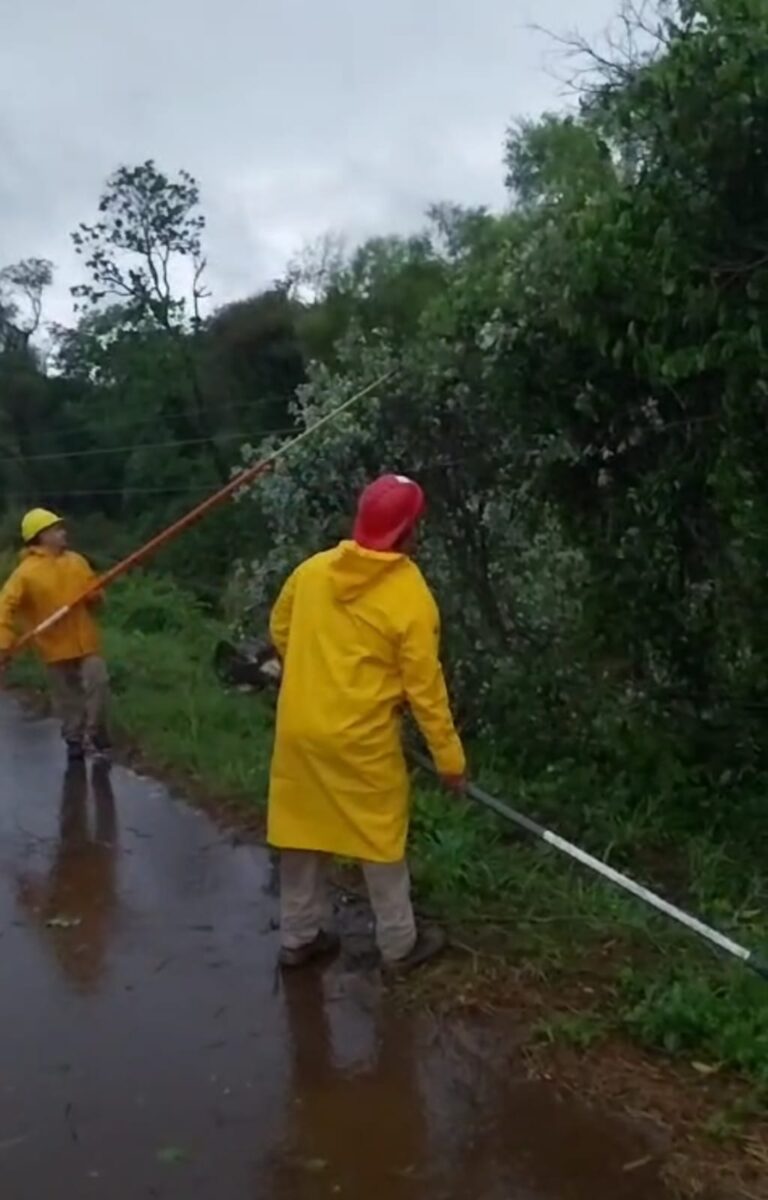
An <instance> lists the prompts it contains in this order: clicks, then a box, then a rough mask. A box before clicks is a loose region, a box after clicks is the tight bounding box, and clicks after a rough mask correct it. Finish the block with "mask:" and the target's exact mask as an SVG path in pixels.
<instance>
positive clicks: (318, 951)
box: [278, 929, 340, 967]
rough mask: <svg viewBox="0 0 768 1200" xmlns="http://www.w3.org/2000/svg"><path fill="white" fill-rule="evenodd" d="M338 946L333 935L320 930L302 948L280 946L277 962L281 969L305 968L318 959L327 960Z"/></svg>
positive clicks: (336, 937) (336, 939) (337, 939)
mask: <svg viewBox="0 0 768 1200" xmlns="http://www.w3.org/2000/svg"><path fill="white" fill-rule="evenodd" d="M339 944H340V943H339V938H338V936H337V935H336V934H335V933H327V932H326V931H325V930H324V929H321V930H320V932H319V933H318V935H317V937H316V938H313V940H312V941H311V942H307V943H306V945H304V946H296V947H295V948H294V947H288V946H281V948H280V955H279V958H278V962H279V963H280V966H281V967H306V966H307V965H308V964H309V963H311V962H315V961H316V960H317V959H318V958H328V957H330V955H332V954H335V953H336V951H337V950H338V948H339Z"/></svg>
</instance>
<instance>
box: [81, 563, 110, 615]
mask: <svg viewBox="0 0 768 1200" xmlns="http://www.w3.org/2000/svg"><path fill="white" fill-rule="evenodd" d="M77 558H78V561H79V563H80V568H81V570H82V572H83V587H84V588H87V587H90V586H91V584H92V583H95V582H96V580H97V579H98V575H97V574H96V572H95V571H94V569H93V567H92V566H91V564H90V563H89V562H88V559H87V558H83V556H82V554H78V556H77ZM103 603H104V593H103V592H102V591H101V590H99V591H98V592H94V593H93V595H92V596H89V597H88V599H87V601H86V604H87V605H88V607H89V608H98V607H99V606H100V605H102V604H103Z"/></svg>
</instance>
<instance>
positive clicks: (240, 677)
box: [213, 640, 280, 692]
mask: <svg viewBox="0 0 768 1200" xmlns="http://www.w3.org/2000/svg"><path fill="white" fill-rule="evenodd" d="M213 668H214V670H215V672H216V674H217V676H218V677H219V679H220V680H221V681H222V683H227V684H230V685H231V686H234V687H250V688H253V689H254V690H255V691H259V692H263V691H265V690H267V689H268V688H274V687H276V686H277V684H278V683H279V681H280V660H279V658H278V657H277V655H276V654H275V651H274V649H273V647H272V646H271V645H270V644H269V642H264V641H255V640H254V641H246V642H241V643H240V644H239V645H237V646H234V645H233V644H232V643H231V642H227V641H220V642H219V644H218V645H217V647H216V649H215V651H214V655H213Z"/></svg>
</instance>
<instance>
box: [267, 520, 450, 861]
mask: <svg viewBox="0 0 768 1200" xmlns="http://www.w3.org/2000/svg"><path fill="white" fill-rule="evenodd" d="M439 625H440V618H439V614H438V610H437V605H436V604H435V601H434V599H433V598H432V595H431V593H430V591H429V588H428V587H427V585H426V583H425V581H424V578H423V576H422V574H421V572H420V571H419V568H418V567H417V566H416V564H415V563H414V562H412V561H411V559H409V558H408V557H406V556H405V555H402V554H391V553H387V554H384V553H378V552H374V551H372V550H365V549H363V548H362V547H360V546H358V545H357V544H356V543H355V542H342V543H341V544H340V545H339V546H337V547H336V548H335V549H333V550H329V551H326V552H325V553H322V554H317V555H315V557H314V558H310V559H308V560H307V561H306V562H304V563H302V565H301V566H300V567H299V568H298V569H297V570H296V571H295V572H294V573H293V575H292V576H291V577H290V579H289V580H288V582H287V583H286V585H285V587H284V588H283V591H282V593H281V595H280V597H279V598H278V601H277V603H276V605H275V607H274V610H273V612H272V619H271V623H270V629H271V634H272V640H273V642H274V645H275V649H276V650H277V651H278V653H279V654H280V656H281V658H282V660H283V680H282V686H281V690H280V700H279V703H278V712H277V731H276V735H275V748H274V755H273V759H272V771H271V776H270V789H269V824H268V838H269V842H270V843H271V844H272V845H273V846H277V847H282V848H284V849H293V850H320V851H326V852H328V853H332V854H339V855H342V856H344V857H350V858H361V859H365V860H367V861H369V862H399V861H400V860H401V859H402V858H403V857H404V854H405V840H406V836H407V833H408V817H409V786H408V782H409V781H408V772H407V769H406V765H405V758H404V755H403V749H402V744H401V737H400V713H401V711H402V709H403V708H404V706H405V705H409V706H410V708H411V711H412V712H413V715H414V717H415V718H416V720H417V722H418V724H419V727H420V728H421V731H422V733H423V735H424V737H425V740H426V742H427V745H428V746H429V749H430V752H431V754H432V757H433V759H434V761H435V765H436V767H437V769H438V771H440V772H441V773H442V774H445V775H461V774H463V772H464V769H465V760H464V752H463V750H462V747H461V742H460V741H459V738H458V735H457V733H456V730H455V728H454V725H453V720H452V718H451V712H450V707H449V703H448V695H447V691H446V687H445V680H444V678H443V672H442V668H441V666H440V659H439Z"/></svg>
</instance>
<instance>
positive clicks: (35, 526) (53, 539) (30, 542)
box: [21, 508, 67, 554]
mask: <svg viewBox="0 0 768 1200" xmlns="http://www.w3.org/2000/svg"><path fill="white" fill-rule="evenodd" d="M21 540H22V541H23V543H24V545H25V546H40V547H42V548H43V549H44V550H50V551H51V552H52V553H53V554H60V553H61V552H62V550H66V548H67V527H66V525H65V524H64V522H63V520H62V519H61V517H59V516H57V515H56V513H52V512H49V510H48V509H47V508H33V509H32V510H31V512H28V513H26V515H25V516H24V518H23V520H22V522H21Z"/></svg>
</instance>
